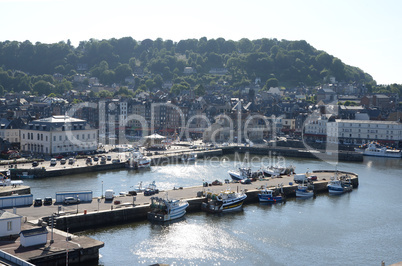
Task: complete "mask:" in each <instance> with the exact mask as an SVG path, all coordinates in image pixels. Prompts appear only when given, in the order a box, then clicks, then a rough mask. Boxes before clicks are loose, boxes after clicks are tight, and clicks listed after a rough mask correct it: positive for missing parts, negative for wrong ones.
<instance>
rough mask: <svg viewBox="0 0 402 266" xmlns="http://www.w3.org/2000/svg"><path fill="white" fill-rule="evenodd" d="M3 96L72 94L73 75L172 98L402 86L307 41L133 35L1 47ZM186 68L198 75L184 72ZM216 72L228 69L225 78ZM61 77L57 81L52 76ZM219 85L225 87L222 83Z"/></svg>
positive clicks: (0, 90) (0, 88) (0, 89)
mask: <svg viewBox="0 0 402 266" xmlns="http://www.w3.org/2000/svg"><path fill="white" fill-rule="evenodd" d="M0 67H1V68H0V94H4V93H5V92H12V91H14V92H19V91H30V92H31V93H33V94H39V95H42V94H45V95H48V94H49V93H54V94H56V95H62V94H63V93H64V92H66V91H67V90H70V89H73V88H74V84H73V77H74V75H76V74H86V75H87V77H97V78H98V79H99V81H100V82H101V83H102V84H104V85H112V84H119V85H122V86H125V85H128V84H126V83H125V78H126V77H129V76H132V74H133V73H141V75H136V77H135V90H137V91H146V90H155V89H160V88H161V87H162V84H163V82H166V81H172V82H173V84H174V87H173V88H172V91H171V92H173V93H174V92H178V91H180V90H183V89H188V88H189V87H196V86H198V87H199V85H202V87H203V88H206V89H208V87H209V86H213V85H216V84H218V83H219V84H228V85H226V86H227V89H228V90H230V89H236V88H237V89H238V88H241V87H244V86H248V85H250V84H252V83H254V81H255V79H256V78H259V79H260V80H261V87H262V88H263V89H266V88H269V87H270V86H278V85H280V86H285V87H289V86H316V85H320V84H322V83H324V82H325V81H326V80H328V78H329V77H335V78H336V80H337V81H341V82H349V83H355V84H365V85H366V86H367V87H368V88H369V90H370V91H371V92H376V91H379V90H382V91H385V92H401V86H399V85H396V84H394V85H392V86H387V87H385V86H377V84H376V82H375V81H374V80H373V78H372V77H371V76H370V75H369V74H367V73H364V72H363V71H362V70H361V69H359V68H358V67H353V66H349V65H346V64H344V63H343V62H342V61H341V60H340V59H339V58H336V57H334V56H332V55H329V54H328V53H326V52H325V51H319V50H317V49H315V48H314V47H313V46H311V45H310V44H308V43H307V42H306V41H303V40H301V41H287V40H277V39H258V40H249V39H246V38H243V39H241V40H239V41H232V40H225V39H223V38H217V39H207V38H205V37H203V38H200V39H187V40H181V41H179V42H173V41H171V40H163V39H161V38H158V39H156V40H150V39H145V40H142V41H136V40H135V39H133V38H131V37H124V38H120V39H114V38H113V39H109V40H95V39H90V40H89V41H82V42H80V44H79V45H78V47H74V46H72V45H71V43H70V41H67V42H59V43H53V44H44V43H40V42H37V43H35V44H32V43H31V42H29V41H24V42H17V41H5V42H0ZM185 67H192V69H193V70H194V72H195V73H192V74H184V73H183V70H184V68H185ZM211 69H225V71H226V70H227V73H225V74H223V75H216V74H210V70H211ZM55 73H59V74H61V75H62V76H63V79H62V80H61V81H56V80H55V79H54V77H53V74H55ZM220 82H221V83H220Z"/></svg>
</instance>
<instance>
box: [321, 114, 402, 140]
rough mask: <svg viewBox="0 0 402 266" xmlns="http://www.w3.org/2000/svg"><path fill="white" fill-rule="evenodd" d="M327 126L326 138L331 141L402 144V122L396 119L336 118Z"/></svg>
mask: <svg viewBox="0 0 402 266" xmlns="http://www.w3.org/2000/svg"><path fill="white" fill-rule="evenodd" d="M327 126H328V128H327V139H328V142H331V143H341V144H355V145H361V144H365V143H369V142H371V141H376V142H379V143H382V144H384V145H389V146H393V147H401V145H402V123H400V122H397V121H369V120H343V119H336V120H335V121H334V122H328V123H327Z"/></svg>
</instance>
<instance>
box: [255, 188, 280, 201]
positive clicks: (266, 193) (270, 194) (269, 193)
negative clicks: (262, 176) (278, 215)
mask: <svg viewBox="0 0 402 266" xmlns="http://www.w3.org/2000/svg"><path fill="white" fill-rule="evenodd" d="M258 199H259V200H260V202H281V201H282V200H283V197H282V195H277V196H274V191H273V190H272V189H267V188H266V187H265V188H264V189H262V190H261V191H260V193H258Z"/></svg>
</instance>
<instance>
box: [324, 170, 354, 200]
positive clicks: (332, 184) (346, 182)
mask: <svg viewBox="0 0 402 266" xmlns="http://www.w3.org/2000/svg"><path fill="white" fill-rule="evenodd" d="M327 187H328V193H329V194H332V195H339V194H343V193H345V192H350V191H352V190H353V186H352V184H351V182H350V178H348V176H347V175H346V176H341V177H339V178H338V173H337V172H336V173H335V176H333V177H331V180H330V181H329V182H328V184H327Z"/></svg>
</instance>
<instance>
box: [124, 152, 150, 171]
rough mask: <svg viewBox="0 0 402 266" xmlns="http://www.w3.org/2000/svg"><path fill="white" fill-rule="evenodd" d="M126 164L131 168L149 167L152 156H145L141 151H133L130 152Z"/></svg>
mask: <svg viewBox="0 0 402 266" xmlns="http://www.w3.org/2000/svg"><path fill="white" fill-rule="evenodd" d="M126 166H127V168H130V169H140V168H149V167H151V158H149V157H147V156H144V155H143V154H142V153H141V152H139V151H133V152H131V153H130V156H129V158H128V160H127V164H126Z"/></svg>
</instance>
